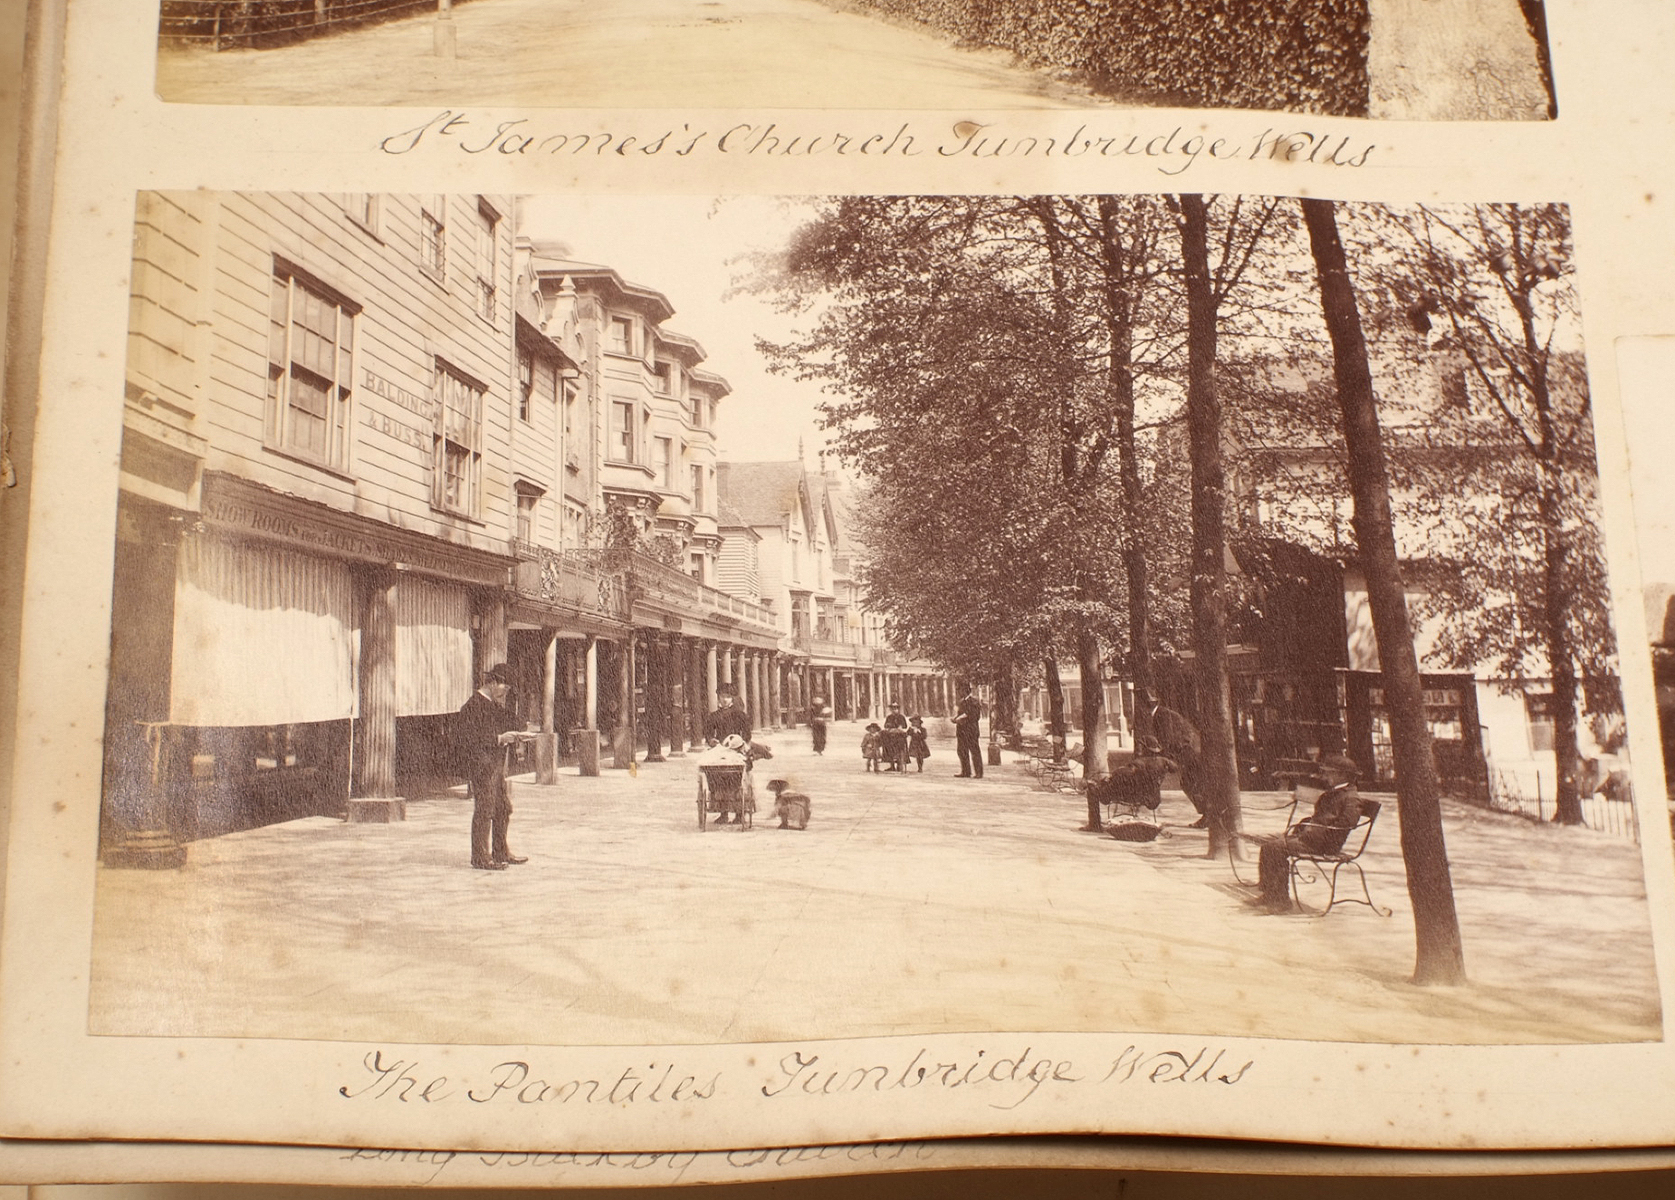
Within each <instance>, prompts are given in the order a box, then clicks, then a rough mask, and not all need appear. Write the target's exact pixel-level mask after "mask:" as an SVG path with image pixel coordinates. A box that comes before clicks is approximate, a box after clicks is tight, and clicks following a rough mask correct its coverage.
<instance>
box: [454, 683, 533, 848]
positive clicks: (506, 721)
mask: <svg viewBox="0 0 1675 1200" xmlns="http://www.w3.org/2000/svg"><path fill="white" fill-rule="evenodd" d="M511 688H512V673H511V671H509V670H508V669H507V667H506V664H505V663H501V664H499V665H498V666H494V667H490V668H489V671H488V674H486V675H484V676H483V686H482V687H480V688H478V689H477V690H476V691H474V692H472V693H471V698H470V699H468V700H467V701H466V702H465V704H464V705H462V706H461V708H460V710H459V714H458V715H457V716H456V717H455V718H454V728H453V740H454V745H455V747H457V749H458V751H459V754H460V756H461V758H462V759H463V760H464V766H465V772H466V778H467V779H469V780H470V781H471V799H472V801H473V804H472V809H471V865H472V866H473V867H476V868H477V869H478V870H479V871H504V870H505V869H506V868H507V867H508V866H513V865H516V864H517V863H523V862H528V861H529V860H528V859H527V858H522V857H520V856H518V855H516V854H513V853H512V851H511V850H510V849H509V848H508V847H507V845H506V826H507V825H508V824H510V822H511V819H512V801H511V798H510V797H509V796H507V794H506V752H505V747H507V746H509V745H511V744H512V743H513V742H515V741H517V739H518V735H517V732H516V730H517V727H518V722H517V719H516V718H515V717H513V716H512V714H511V713H510V712H509V711H507V708H506V693H507V692H509V691H510V690H511Z"/></svg>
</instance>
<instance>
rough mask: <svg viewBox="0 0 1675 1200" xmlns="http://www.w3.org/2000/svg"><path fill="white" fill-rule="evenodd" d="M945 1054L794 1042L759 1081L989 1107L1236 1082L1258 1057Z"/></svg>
mask: <svg viewBox="0 0 1675 1200" xmlns="http://www.w3.org/2000/svg"><path fill="white" fill-rule="evenodd" d="M940 1059H941V1056H940V1055H932V1054H929V1053H928V1052H927V1051H925V1050H920V1051H919V1052H918V1053H917V1054H915V1055H914V1056H913V1057H912V1058H911V1059H909V1060H907V1061H905V1062H896V1063H879V1062H869V1063H865V1064H834V1063H833V1062H831V1061H823V1060H822V1059H821V1056H820V1055H818V1054H811V1055H807V1056H805V1055H804V1054H803V1052H802V1051H800V1050H793V1051H792V1052H791V1053H790V1054H787V1055H786V1056H785V1057H784V1058H782V1059H780V1060H779V1068H778V1073H777V1075H776V1076H775V1078H774V1079H772V1080H771V1081H769V1082H768V1083H767V1084H765V1085H763V1087H762V1095H764V1096H766V1097H768V1098H769V1099H773V1098H775V1097H779V1096H786V1095H796V1094H802V1095H810V1096H832V1095H843V1094H852V1093H859V1092H879V1093H894V1092H898V1091H912V1090H915V1089H918V1088H929V1089H932V1090H935V1089H937V1088H943V1089H949V1090H952V1089H954V1088H972V1089H977V1090H982V1091H985V1092H987V1093H989V1094H990V1095H991V1096H992V1097H993V1098H992V1099H990V1100H989V1106H990V1107H991V1108H998V1109H1014V1108H1017V1107H1018V1106H1019V1105H1021V1104H1023V1103H1024V1102H1025V1101H1027V1100H1029V1099H1031V1098H1032V1097H1034V1096H1035V1094H1036V1093H1037V1092H1038V1091H1040V1090H1041V1089H1042V1088H1043V1087H1048V1088H1055V1087H1062V1086H1065V1085H1087V1084H1090V1083H1091V1084H1095V1085H1097V1084H1124V1083H1131V1082H1139V1083H1151V1084H1165V1083H1203V1084H1221V1085H1223V1086H1227V1087H1232V1086H1233V1085H1235V1084H1237V1083H1238V1082H1239V1081H1240V1080H1242V1079H1243V1078H1244V1077H1245V1074H1246V1073H1247V1072H1248V1071H1249V1070H1250V1069H1251V1067H1253V1066H1254V1065H1255V1063H1254V1062H1253V1061H1246V1062H1244V1063H1242V1064H1239V1065H1237V1066H1235V1065H1234V1063H1235V1062H1236V1061H1237V1060H1229V1061H1227V1062H1226V1064H1225V1065H1224V1060H1227V1059H1228V1055H1227V1051H1226V1050H1215V1051H1214V1052H1212V1051H1211V1049H1210V1048H1209V1047H1208V1046H1200V1047H1199V1048H1198V1049H1196V1050H1195V1051H1183V1050H1178V1049H1169V1050H1144V1049H1142V1048H1140V1047H1138V1046H1129V1047H1127V1048H1125V1049H1124V1050H1123V1052H1122V1053H1121V1054H1119V1055H1117V1057H1116V1058H1115V1059H1114V1060H1112V1061H1111V1063H1110V1065H1109V1067H1106V1066H1105V1065H1104V1063H1103V1062H1101V1063H1100V1064H1098V1065H1097V1066H1092V1067H1084V1066H1081V1065H1079V1064H1077V1063H1076V1062H1074V1061H1073V1060H1071V1059H1065V1058H1056V1057H1054V1056H1052V1055H1038V1054H1036V1053H1035V1051H1034V1048H1033V1047H1026V1048H1025V1049H1024V1051H1023V1053H1021V1054H1017V1055H1014V1056H1012V1057H1010V1058H1008V1057H1006V1056H1004V1055H1000V1056H995V1057H990V1056H989V1052H988V1051H987V1050H979V1051H978V1052H977V1053H976V1055H975V1056H973V1057H971V1058H968V1059H965V1060H964V1061H960V1060H958V1059H956V1061H954V1062H943V1061H940Z"/></svg>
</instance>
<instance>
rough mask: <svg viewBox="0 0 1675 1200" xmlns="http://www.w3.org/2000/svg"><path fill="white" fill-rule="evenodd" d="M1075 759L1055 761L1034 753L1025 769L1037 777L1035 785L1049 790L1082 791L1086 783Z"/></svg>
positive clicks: (1043, 789)
mask: <svg viewBox="0 0 1675 1200" xmlns="http://www.w3.org/2000/svg"><path fill="white" fill-rule="evenodd" d="M1078 768H1079V764H1078V763H1077V762H1076V761H1075V760H1074V759H1068V758H1067V759H1065V760H1064V761H1063V762H1055V761H1054V760H1053V759H1051V758H1048V757H1046V756H1043V755H1032V756H1031V757H1030V759H1029V761H1028V762H1026V763H1025V764H1024V770H1026V771H1028V772H1029V773H1030V774H1031V775H1032V776H1034V777H1035V785H1036V786H1037V787H1039V788H1040V789H1041V790H1042V791H1047V792H1080V791H1082V790H1083V787H1084V784H1083V782H1082V777H1081V775H1080V774H1079V773H1078Z"/></svg>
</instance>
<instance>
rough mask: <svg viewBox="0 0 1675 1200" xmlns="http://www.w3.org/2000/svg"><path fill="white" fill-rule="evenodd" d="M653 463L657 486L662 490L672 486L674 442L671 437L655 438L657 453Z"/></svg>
mask: <svg viewBox="0 0 1675 1200" xmlns="http://www.w3.org/2000/svg"><path fill="white" fill-rule="evenodd" d="M654 463H655V465H656V467H657V486H658V487H660V488H663V489H664V490H667V489H669V488H671V487H673V486H674V477H675V442H674V439H673V438H666V437H660V438H658V439H657V454H656V457H655V459H654Z"/></svg>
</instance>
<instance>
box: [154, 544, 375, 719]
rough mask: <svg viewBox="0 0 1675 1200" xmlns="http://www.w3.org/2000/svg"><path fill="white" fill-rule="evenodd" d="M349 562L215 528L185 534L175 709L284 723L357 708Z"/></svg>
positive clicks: (178, 714)
mask: <svg viewBox="0 0 1675 1200" xmlns="http://www.w3.org/2000/svg"><path fill="white" fill-rule="evenodd" d="M354 611H355V610H354V588H353V585H352V583H351V581H350V576H349V568H348V567H347V566H346V565H345V564H343V563H340V562H334V561H332V560H330V559H323V558H316V557H314V556H312V555H308V554H301V553H298V552H297V551H294V550H285V549H280V548H278V547H274V546H263V545H246V544H242V543H238V542H230V541H222V540H220V539H218V538H214V537H188V538H186V539H184V540H183V541H182V542H181V544H180V553H179V567H178V573H177V585H176V588H175V615H174V675H173V681H172V690H171V704H170V708H171V715H170V719H171V720H173V721H174V722H175V723H176V724H180V725H204V726H209V725H213V726H226V725H284V724H292V723H297V722H304V721H331V720H339V719H342V718H345V717H351V716H353V715H355V638H354V625H355V620H354Z"/></svg>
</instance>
